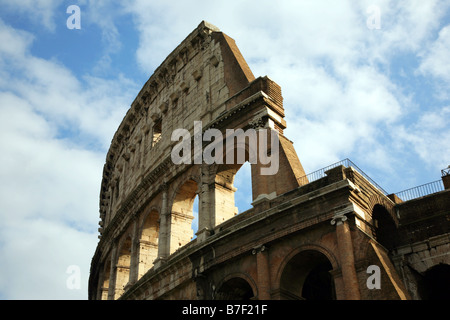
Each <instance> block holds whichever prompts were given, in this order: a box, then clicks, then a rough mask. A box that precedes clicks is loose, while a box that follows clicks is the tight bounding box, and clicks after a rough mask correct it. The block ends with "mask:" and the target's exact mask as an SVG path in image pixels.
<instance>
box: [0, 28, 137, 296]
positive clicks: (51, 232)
mask: <svg viewBox="0 0 450 320" xmlns="http://www.w3.org/2000/svg"><path fill="white" fill-rule="evenodd" d="M0 38H2V39H6V40H11V43H12V44H13V45H12V46H10V47H9V48H8V49H2V50H0V70H1V71H0V73H1V74H2V75H5V78H4V81H0V150H1V153H2V157H1V158H0V181H2V183H1V184H0V219H1V221H2V222H1V225H0V229H1V232H0V255H1V256H3V257H7V259H5V260H3V262H2V264H1V266H0V269H1V270H0V274H2V276H1V277H0V295H1V296H2V297H4V298H6V299H28V298H29V299H72V298H76V299H86V298H87V293H86V292H87V278H88V273H89V265H90V261H91V258H92V255H93V254H94V251H95V245H96V242H97V235H98V232H97V227H98V221H99V215H98V203H99V202H98V195H99V188H100V182H101V174H102V169H103V164H104V161H105V154H106V150H107V147H108V146H109V143H110V141H111V139H112V136H113V134H114V132H115V130H116V129H117V127H118V125H119V123H120V121H121V120H122V118H123V116H124V114H125V112H126V110H127V109H128V107H129V105H130V103H131V97H132V95H131V94H130V92H133V94H135V92H136V90H134V89H135V87H136V85H135V83H134V82H133V81H131V80H129V79H126V78H124V77H123V76H120V75H118V76H117V78H115V79H102V78H98V77H93V76H89V75H86V77H85V78H84V79H78V78H76V77H75V76H74V75H73V73H72V72H71V71H70V70H68V69H67V68H66V67H65V66H63V65H62V64H61V63H59V62H57V61H55V60H45V59H42V58H38V57H36V56H34V55H32V54H31V53H30V46H31V45H32V41H33V38H34V37H33V36H32V35H31V34H29V33H27V32H24V31H18V30H15V29H13V28H12V27H10V26H7V25H6V24H5V23H3V22H2V21H1V20H0ZM2 48H3V47H2ZM69 265H78V266H79V267H80V269H81V271H82V288H81V289H80V290H69V289H68V288H67V286H66V282H65V281H66V279H67V278H68V277H69V275H68V274H66V269H67V267H68V266H69Z"/></svg>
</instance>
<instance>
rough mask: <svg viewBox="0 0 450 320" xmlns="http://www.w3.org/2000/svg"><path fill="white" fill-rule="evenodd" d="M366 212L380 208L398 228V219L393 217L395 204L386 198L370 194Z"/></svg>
mask: <svg viewBox="0 0 450 320" xmlns="http://www.w3.org/2000/svg"><path fill="white" fill-rule="evenodd" d="M367 205H368V210H369V212H373V210H374V208H375V207H376V206H382V207H383V208H384V209H385V210H386V212H387V213H388V214H389V215H390V216H391V218H392V221H394V223H395V225H396V226H398V218H397V216H396V215H395V210H394V206H395V204H394V203H393V202H392V201H391V200H390V199H389V198H387V197H382V196H380V195H378V194H372V195H371V196H370V197H369V200H368V203H367Z"/></svg>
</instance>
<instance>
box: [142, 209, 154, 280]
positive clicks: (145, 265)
mask: <svg viewBox="0 0 450 320" xmlns="http://www.w3.org/2000/svg"><path fill="white" fill-rule="evenodd" d="M139 235H140V236H139V271H138V277H139V278H140V277H142V276H143V275H144V274H145V273H146V272H147V271H148V270H149V269H150V268H151V267H152V266H153V262H154V261H155V260H156V258H157V257H158V240H159V211H158V210H157V209H156V208H154V207H153V208H151V209H150V211H149V212H148V213H147V215H146V217H145V218H144V220H143V221H142V225H141V227H140V228H139Z"/></svg>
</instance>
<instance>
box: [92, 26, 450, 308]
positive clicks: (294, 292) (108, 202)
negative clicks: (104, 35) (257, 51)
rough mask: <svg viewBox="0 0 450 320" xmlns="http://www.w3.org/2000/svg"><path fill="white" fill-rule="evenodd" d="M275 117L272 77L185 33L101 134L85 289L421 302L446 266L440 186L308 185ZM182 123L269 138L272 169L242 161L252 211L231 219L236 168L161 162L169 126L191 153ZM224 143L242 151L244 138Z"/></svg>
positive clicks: (216, 40) (445, 202)
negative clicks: (410, 196)
mask: <svg viewBox="0 0 450 320" xmlns="http://www.w3.org/2000/svg"><path fill="white" fill-rule="evenodd" d="M284 113H285V111H284V108H283V97H282V94H281V88H280V86H279V85H277V84H276V83H275V82H274V81H273V80H271V79H270V78H268V77H258V78H255V77H254V75H253V73H252V71H251V70H250V68H249V66H248V65H247V63H246V62H245V59H244V58H243V56H242V54H241V53H240V51H239V49H238V48H237V46H236V44H235V42H234V40H233V39H231V38H230V37H229V36H227V35H225V34H224V33H222V32H221V31H220V30H219V29H218V28H216V27H214V26H212V25H210V24H208V23H206V22H202V23H201V24H200V25H199V26H198V27H197V28H196V29H195V30H194V31H193V32H192V33H191V34H189V35H188V37H187V38H186V39H185V40H184V41H182V43H181V44H180V45H179V46H178V47H177V48H175V50H174V51H173V52H172V53H171V54H169V56H168V57H167V58H166V60H165V61H164V62H163V63H162V64H161V65H160V66H159V67H158V68H157V69H156V70H155V72H154V74H153V75H152V76H151V77H150V79H149V80H148V81H147V83H146V84H145V85H144V87H143V88H142V90H141V91H140V92H139V94H138V96H137V97H136V99H135V101H134V102H133V103H132V105H131V107H130V109H129V111H128V112H127V114H126V115H125V117H124V119H123V121H122V123H121V124H120V126H119V128H118V130H117V132H116V133H115V135H114V137H113V140H112V142H111V147H110V149H109V151H108V154H107V156H106V163H105V166H104V171H103V180H102V185H101V192H100V219H101V220H100V226H101V228H100V236H99V238H100V241H99V243H98V247H97V250H96V252H95V254H94V257H93V259H92V264H91V275H90V279H89V298H90V299H119V298H120V299H411V298H412V299H420V298H423V296H421V293H420V292H421V289H420V286H421V282H420V279H419V280H418V277H419V278H420V275H421V274H424V272H426V271H427V270H430V269H431V268H433V266H436V265H441V264H445V265H447V266H448V264H449V260H448V259H449V233H448V232H449V229H448V221H449V212H448V208H449V202H450V201H449V190H445V191H443V192H440V193H439V194H436V195H432V196H429V197H425V198H422V199H419V200H413V201H406V202H402V201H401V200H399V199H398V197H395V195H391V196H390V197H387V196H386V195H385V194H384V193H383V192H382V191H380V190H379V189H377V188H376V187H375V186H374V185H373V184H372V183H371V182H370V181H368V180H367V179H366V178H365V177H364V176H363V175H362V174H360V173H359V172H358V171H357V170H355V169H354V168H352V167H345V166H337V167H334V168H332V169H330V170H327V171H325V172H324V174H323V177H322V178H320V179H318V180H315V181H312V182H310V181H309V179H308V177H307V176H306V175H305V172H304V170H303V167H302V165H301V163H300V160H299V158H298V156H297V153H296V152H295V149H294V147H293V145H292V142H291V141H290V140H289V139H288V138H287V137H285V136H284V135H283V130H284V129H285V128H286V125H287V124H286V121H285V120H284ZM195 121H201V124H202V130H203V132H205V130H207V129H210V128H215V129H218V130H220V132H221V133H223V134H225V132H226V130H227V129H243V130H247V129H255V130H256V129H257V130H259V131H257V132H259V133H258V136H257V140H256V141H257V142H259V141H260V139H262V138H263V137H265V138H267V140H268V141H270V138H271V137H272V135H274V133H275V132H276V133H278V136H279V141H278V144H277V146H278V147H279V152H278V160H279V163H278V164H279V168H278V170H277V172H276V173H274V174H270V175H262V174H261V168H264V167H267V165H265V164H263V163H261V161H258V162H256V163H253V164H252V165H251V167H252V169H251V170H252V173H251V181H250V182H251V185H252V199H253V203H252V204H253V208H252V209H250V210H247V211H246V212H244V213H241V214H238V215H237V214H236V213H237V210H236V207H235V201H234V193H235V192H239V190H238V191H236V188H235V187H234V185H233V182H234V177H235V175H236V173H237V171H238V170H239V169H240V167H241V165H242V164H241V163H236V162H234V163H231V164H230V163H223V164H219V163H213V164H206V163H204V162H202V163H191V164H175V163H174V162H173V161H172V159H171V151H172V150H173V148H174V146H175V145H176V144H177V141H172V139H171V134H172V133H173V132H174V130H176V129H180V128H181V129H187V130H189V132H190V134H191V136H193V138H192V139H193V143H192V151H193V154H194V155H195V154H196V153H195V151H196V149H195V148H196V145H195V136H194V133H195V132H194V130H195V126H194V122H195ZM264 135H266V136H264ZM217 142H221V141H217ZM204 146H205V143H202V144H201V145H200V147H204ZM233 146H234V147H233V149H232V151H233V152H235V151H236V152H237V151H242V152H243V154H244V155H245V160H249V159H250V155H251V152H252V151H253V150H252V148H253V147H254V146H252V145H251V143H250V142H249V140H246V141H245V142H243V143H236V144H235V145H233ZM223 148H224V153H223V156H224V159H225V158H226V155H227V151H228V152H230V150H225V144H223ZM273 151H274V150H270V152H273ZM233 159H234V158H233ZM196 196H198V197H199V220H198V224H199V226H198V232H197V237H196V238H195V239H193V236H194V235H193V231H192V229H191V222H192V219H193V201H194V198H195V197H196ZM391 199H393V200H391ZM393 201H395V202H393ZM372 265H376V266H379V267H380V270H381V274H380V277H381V278H380V285H381V287H380V289H370V288H368V286H367V279H368V277H369V274H368V273H367V269H368V267H369V266H372ZM440 272H441V271H440ZM315 288H316V289H315ZM317 288H318V289H317Z"/></svg>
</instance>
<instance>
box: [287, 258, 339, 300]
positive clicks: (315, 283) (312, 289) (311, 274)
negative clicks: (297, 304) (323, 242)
mask: <svg viewBox="0 0 450 320" xmlns="http://www.w3.org/2000/svg"><path fill="white" fill-rule="evenodd" d="M331 270H332V265H331V263H330V261H329V260H328V258H327V257H326V256H325V255H324V254H322V253H320V252H318V251H314V250H305V251H302V252H300V253H299V254H297V255H295V256H294V257H293V258H292V259H291V260H290V261H289V262H288V263H287V264H286V266H285V267H284V270H283V273H282V275H281V280H280V295H281V299H283V300H334V299H336V293H335V288H334V280H333V277H332V276H331V274H330V271H331Z"/></svg>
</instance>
